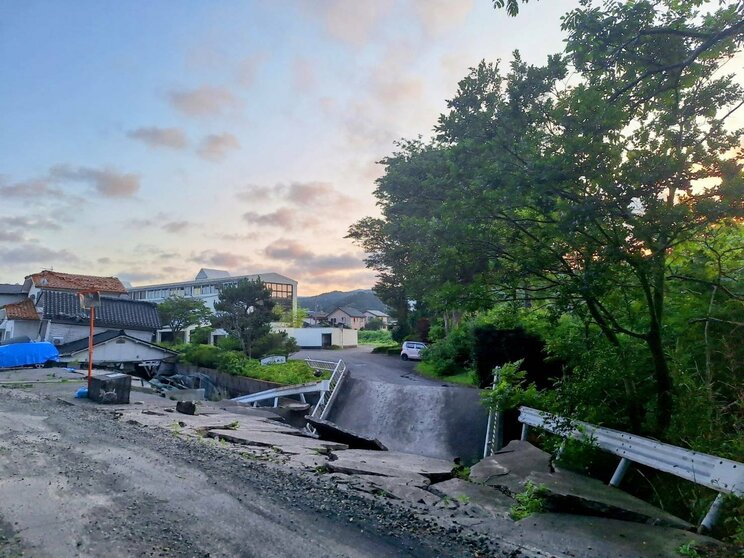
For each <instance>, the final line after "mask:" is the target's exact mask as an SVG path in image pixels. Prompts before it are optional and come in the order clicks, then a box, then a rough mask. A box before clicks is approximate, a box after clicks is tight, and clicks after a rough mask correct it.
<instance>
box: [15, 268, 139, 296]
mask: <svg viewBox="0 0 744 558" xmlns="http://www.w3.org/2000/svg"><path fill="white" fill-rule="evenodd" d="M29 278H30V279H31V280H32V281H33V282H34V285H36V286H37V287H39V288H43V289H65V290H71V291H100V292H102V293H121V294H126V292H127V290H126V289H125V288H124V285H122V283H121V281H119V280H118V279H117V278H116V277H97V276H95V275H74V274H72V273H60V272H58V271H49V270H44V271H42V272H41V273H34V274H33V275H29V276H28V277H26V279H29Z"/></svg>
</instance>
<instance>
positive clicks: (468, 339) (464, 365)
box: [422, 323, 473, 377]
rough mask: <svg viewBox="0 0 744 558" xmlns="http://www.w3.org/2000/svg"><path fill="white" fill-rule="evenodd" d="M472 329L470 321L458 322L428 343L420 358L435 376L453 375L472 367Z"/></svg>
mask: <svg viewBox="0 0 744 558" xmlns="http://www.w3.org/2000/svg"><path fill="white" fill-rule="evenodd" d="M472 352H473V331H472V325H471V324H470V323H463V324H460V325H459V326H458V327H456V328H455V329H453V330H452V331H451V332H450V333H449V335H447V336H446V337H445V338H443V339H440V340H439V341H435V342H434V343H433V344H431V345H429V346H428V347H427V348H426V350H424V352H423V354H422V360H423V361H424V362H426V363H427V364H429V365H430V368H429V369H430V370H431V371H432V372H433V373H434V374H436V375H437V376H440V377H444V376H454V375H458V374H463V373H465V372H468V371H469V370H470V369H471V368H472Z"/></svg>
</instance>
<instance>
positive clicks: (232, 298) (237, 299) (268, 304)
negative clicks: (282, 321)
mask: <svg viewBox="0 0 744 558" xmlns="http://www.w3.org/2000/svg"><path fill="white" fill-rule="evenodd" d="M275 305H276V303H275V302H274V300H273V299H272V298H271V289H269V288H268V287H267V286H266V284H265V283H264V282H263V281H261V279H257V280H255V281H253V280H249V279H242V280H240V281H238V284H237V285H235V286H230V287H223V288H222V289H221V290H220V298H219V301H218V302H216V303H215V305H214V309H215V312H216V315H215V316H214V317H213V318H212V325H213V326H214V327H217V328H222V329H224V330H225V331H227V332H228V333H229V334H230V335H232V336H233V337H235V338H236V339H238V340H239V341H240V346H241V348H242V349H243V352H244V353H245V354H246V355H247V356H248V358H251V357H252V355H253V345H254V343H255V342H256V341H257V340H258V339H260V338H262V337H264V336H266V335H268V334H269V332H270V331H271V322H272V320H274V319H275V314H274V306H275Z"/></svg>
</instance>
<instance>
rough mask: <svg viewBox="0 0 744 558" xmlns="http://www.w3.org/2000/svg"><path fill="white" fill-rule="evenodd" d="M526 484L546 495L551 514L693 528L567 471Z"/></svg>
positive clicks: (539, 475) (536, 477)
mask: <svg viewBox="0 0 744 558" xmlns="http://www.w3.org/2000/svg"><path fill="white" fill-rule="evenodd" d="M527 482H532V483H533V484H534V485H535V486H539V487H540V489H541V490H542V491H544V492H545V494H544V496H543V497H544V499H545V501H546V505H547V507H548V509H549V510H550V511H553V512H560V513H567V514H582V515H597V516H601V517H606V518H611V519H620V520H623V521H630V522H636V523H645V524H648V525H661V526H664V527H674V528H676V529H684V530H690V529H692V528H693V526H692V525H690V524H689V523H687V522H686V521H684V520H682V519H680V518H678V517H675V516H674V515H672V514H670V513H667V512H665V511H664V510H661V509H659V508H657V507H656V506H653V505H651V504H649V503H648V502H644V501H643V500H641V499H640V498H636V497H635V496H632V495H631V494H628V493H627V492H623V491H622V490H620V489H619V488H615V487H612V486H608V485H606V484H604V483H603V482H601V481H598V480H596V479H592V478H589V477H585V476H583V475H578V474H576V473H571V472H569V471H557V472H555V473H545V472H535V473H532V474H530V475H529V476H528V477H527Z"/></svg>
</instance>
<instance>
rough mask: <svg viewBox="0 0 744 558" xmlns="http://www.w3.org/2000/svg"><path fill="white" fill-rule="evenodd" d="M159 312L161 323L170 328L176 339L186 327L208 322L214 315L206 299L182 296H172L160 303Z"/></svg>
mask: <svg viewBox="0 0 744 558" xmlns="http://www.w3.org/2000/svg"><path fill="white" fill-rule="evenodd" d="M158 314H159V315H160V321H161V323H163V324H165V325H167V326H168V327H169V328H170V330H171V332H172V333H173V339H174V340H176V339H178V336H179V335H180V334H181V332H182V331H183V330H184V329H186V328H188V327H190V326H192V325H200V324H204V323H208V322H209V318H210V317H211V315H212V313H211V312H210V311H209V308H207V307H206V306H205V305H204V301H202V300H199V299H197V298H184V297H180V296H173V297H170V298H168V299H166V300H164V301H163V302H161V303H160V304H158Z"/></svg>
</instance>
